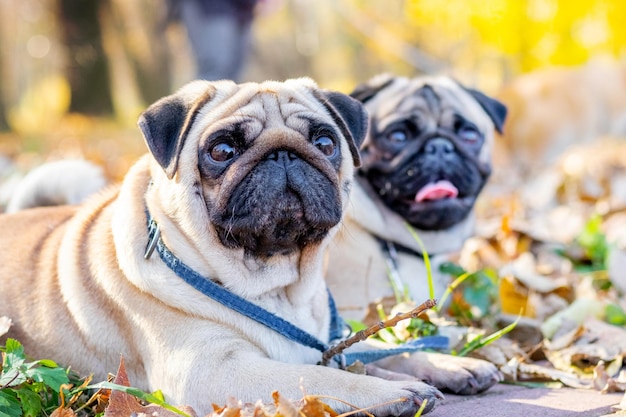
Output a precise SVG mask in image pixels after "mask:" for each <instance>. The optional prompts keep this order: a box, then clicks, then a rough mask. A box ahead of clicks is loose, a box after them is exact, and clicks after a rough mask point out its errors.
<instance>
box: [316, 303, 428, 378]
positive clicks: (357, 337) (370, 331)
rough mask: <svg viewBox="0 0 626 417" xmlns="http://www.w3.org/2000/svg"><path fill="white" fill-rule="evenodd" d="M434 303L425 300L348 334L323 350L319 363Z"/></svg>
mask: <svg viewBox="0 0 626 417" xmlns="http://www.w3.org/2000/svg"><path fill="white" fill-rule="evenodd" d="M436 305H437V300H434V299H429V300H426V301H424V302H423V303H422V304H420V305H419V306H417V307H415V308H414V309H413V310H411V311H409V312H407V313H398V314H396V315H395V317H392V318H390V319H389V320H384V321H381V322H378V323H377V324H375V325H373V326H370V327H368V328H367V329H363V330H361V331H359V332H357V333H355V334H354V335H353V336H350V337H349V338H347V339H346V340H342V341H341V342H340V343H338V344H336V345H335V346H332V347H331V348H330V349H328V350H327V351H326V352H324V353H323V354H322V361H321V364H322V365H324V366H326V365H328V362H330V360H331V359H332V358H333V357H335V356H336V355H339V354H341V352H343V351H344V350H346V349H347V348H349V347H350V346H352V345H353V344H355V343H358V342H362V341H363V340H365V339H367V338H368V337H370V336H372V335H374V334H376V333H377V332H379V331H381V330H382V329H385V328H387V327H394V326H395V325H396V324H398V323H399V322H401V321H402V320H406V319H413V318H417V316H419V315H420V314H422V313H423V312H424V311H426V310H428V309H431V308H433V307H434V306H436Z"/></svg>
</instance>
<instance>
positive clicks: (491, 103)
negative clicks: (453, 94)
mask: <svg viewBox="0 0 626 417" xmlns="http://www.w3.org/2000/svg"><path fill="white" fill-rule="evenodd" d="M461 87H462V88H463V89H464V90H465V91H467V92H468V93H469V94H470V95H471V96H472V97H473V98H474V100H476V101H477V102H478V104H480V107H482V108H483V110H485V113H487V115H489V117H490V118H491V121H492V122H493V124H494V126H495V127H496V130H497V131H498V133H500V134H502V130H503V128H504V121H505V120H506V113H507V109H506V106H505V105H504V104H503V103H501V102H500V101H498V100H496V99H495V98H491V97H489V96H487V95H486V94H484V93H481V92H480V91H478V90H474V89H473V88H467V87H463V86H461Z"/></svg>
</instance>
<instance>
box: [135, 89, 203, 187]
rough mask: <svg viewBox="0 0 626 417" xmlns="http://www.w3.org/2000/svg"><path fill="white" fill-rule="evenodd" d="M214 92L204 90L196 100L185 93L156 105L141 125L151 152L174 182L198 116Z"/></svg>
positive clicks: (173, 95) (144, 115) (148, 110)
mask: <svg viewBox="0 0 626 417" xmlns="http://www.w3.org/2000/svg"><path fill="white" fill-rule="evenodd" d="M214 91H215V89H214V88H208V89H206V90H204V91H203V92H202V93H200V94H199V96H198V97H197V98H196V99H193V98H190V97H189V96H187V95H183V94H182V93H180V92H179V93H176V94H172V95H171V96H167V97H164V98H162V99H160V100H159V101H157V102H156V103H154V104H152V105H151V106H150V107H148V109H147V110H146V111H144V112H143V113H142V114H141V116H139V121H138V122H137V124H138V125H139V128H140V129H141V132H142V133H143V137H144V139H145V141H146V144H147V145H148V149H149V150H150V153H152V156H153V157H154V159H156V161H157V162H158V163H159V165H161V167H162V168H163V170H164V171H165V173H166V174H167V177H168V178H169V179H172V178H173V177H174V174H176V170H177V169H178V156H179V155H180V151H181V150H182V148H183V144H184V142H185V139H186V137H187V133H188V132H189V129H190V128H191V125H192V124H193V122H194V120H195V117H196V115H197V112H198V110H199V109H200V108H202V106H204V104H206V103H207V101H209V100H210V98H211V97H212V96H213V92H214Z"/></svg>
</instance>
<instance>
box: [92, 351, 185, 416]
mask: <svg viewBox="0 0 626 417" xmlns="http://www.w3.org/2000/svg"><path fill="white" fill-rule="evenodd" d="M113 383H115V384H118V385H123V386H125V387H130V381H129V380H128V374H127V373H126V367H125V365H124V357H121V358H120V366H119V368H118V370H117V375H116V377H115V379H114V380H113ZM181 411H183V410H181ZM184 412H186V413H187V414H189V415H190V416H191V417H196V413H195V412H194V411H193V410H191V409H190V408H189V407H185V408H184ZM130 415H137V416H138V417H139V416H143V415H146V416H152V417H180V415H178V414H176V413H174V412H171V411H169V410H166V409H164V408H162V407H159V406H158V405H142V404H141V403H140V402H139V401H138V400H137V398H135V397H133V396H132V395H130V394H126V393H125V392H122V391H115V390H113V391H112V392H111V396H110V399H109V405H108V406H107V408H106V409H105V410H104V417H128V416H130Z"/></svg>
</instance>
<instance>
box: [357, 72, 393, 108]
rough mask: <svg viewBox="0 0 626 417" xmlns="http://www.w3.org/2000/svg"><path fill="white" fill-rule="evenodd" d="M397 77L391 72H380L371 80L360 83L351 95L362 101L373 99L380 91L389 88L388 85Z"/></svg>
mask: <svg viewBox="0 0 626 417" xmlns="http://www.w3.org/2000/svg"><path fill="white" fill-rule="evenodd" d="M395 79H396V77H394V76H393V75H391V74H380V75H377V76H375V77H373V78H371V79H370V80H369V81H367V82H365V83H363V84H359V85H357V86H356V87H355V89H354V90H353V91H352V92H351V93H350V97H353V98H355V99H357V100H359V101H360V102H361V103H365V102H366V101H368V100H370V99H372V98H373V97H374V96H375V95H376V94H378V92H379V91H381V90H383V89H385V88H387V86H388V85H389V84H391V83H393V82H394V81H395Z"/></svg>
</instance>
